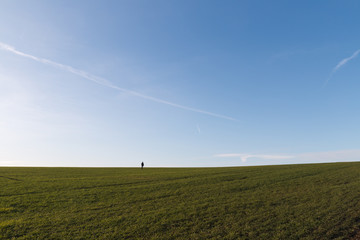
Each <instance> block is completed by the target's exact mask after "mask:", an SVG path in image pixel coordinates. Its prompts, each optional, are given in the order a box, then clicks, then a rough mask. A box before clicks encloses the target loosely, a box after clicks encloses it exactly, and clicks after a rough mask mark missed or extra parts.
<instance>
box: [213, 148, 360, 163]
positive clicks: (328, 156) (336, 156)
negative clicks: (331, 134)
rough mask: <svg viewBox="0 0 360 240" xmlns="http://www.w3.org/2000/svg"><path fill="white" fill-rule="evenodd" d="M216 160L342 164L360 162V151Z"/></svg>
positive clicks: (240, 155)
mask: <svg viewBox="0 0 360 240" xmlns="http://www.w3.org/2000/svg"><path fill="white" fill-rule="evenodd" d="M214 157H216V158H238V159H240V160H241V161H242V162H247V161H248V160H249V159H250V158H254V159H262V160H284V159H289V160H290V159H291V161H292V162H296V163H304V162H308V163H310V162H341V161H358V160H360V150H358V149H355V150H339V151H328V152H309V153H300V154H294V155H287V154H246V153H224V154H217V155H214Z"/></svg>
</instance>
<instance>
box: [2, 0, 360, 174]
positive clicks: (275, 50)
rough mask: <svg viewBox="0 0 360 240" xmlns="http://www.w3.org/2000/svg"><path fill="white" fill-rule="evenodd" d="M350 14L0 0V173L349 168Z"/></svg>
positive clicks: (293, 7) (358, 63)
mask: <svg viewBox="0 0 360 240" xmlns="http://www.w3.org/2000/svg"><path fill="white" fill-rule="evenodd" d="M359 10H360V2H359V1H351V0H349V1H338V0H337V1H332V0H329V1H265V0H264V1H260V0H259V1H211V0H196V1H193V0H191V1H190V0H182V1H175V0H170V1H169V0H161V1H160V0H154V1H145V0H126V1H117V0H116V1H115V0H114V1H109V0H105V1H94V0H86V1H81V0H79V1H70V0H62V1H59V0H55V1H45V0H33V1H25V0H2V1H1V2H0V166H54V167H55V166H64V167H139V166H140V163H141V162H142V161H144V163H145V167H222V166H253V165H274V164H298V163H322V162H343V161H359V160H360V146H359V142H360V141H359V140H360V126H359V122H360V111H359V109H360V94H359V89H360V81H359V76H360V56H358V55H360V32H359V28H358V26H359V24H360V15H359V14H358V13H359Z"/></svg>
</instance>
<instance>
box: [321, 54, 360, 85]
mask: <svg viewBox="0 0 360 240" xmlns="http://www.w3.org/2000/svg"><path fill="white" fill-rule="evenodd" d="M359 53H360V49H358V50H357V51H355V52H354V53H353V54H352V55H351V56H350V57H347V58H344V59H343V60H341V61H340V62H339V63H338V64H337V65H336V66H335V67H334V68H333V70H332V71H331V73H330V76H329V77H328V79H326V81H325V83H324V85H323V87H325V86H326V85H327V84H328V82H329V80H330V79H331V78H332V76H333V75H334V74H335V72H337V70H339V69H340V68H341V67H342V66H344V65H345V64H346V63H347V62H349V61H350V60H353V59H354V58H356V57H357V56H358V55H359Z"/></svg>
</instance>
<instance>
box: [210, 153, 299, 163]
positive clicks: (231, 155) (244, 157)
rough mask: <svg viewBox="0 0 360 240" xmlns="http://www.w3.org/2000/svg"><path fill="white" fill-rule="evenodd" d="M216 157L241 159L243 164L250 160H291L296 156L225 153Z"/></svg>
mask: <svg viewBox="0 0 360 240" xmlns="http://www.w3.org/2000/svg"><path fill="white" fill-rule="evenodd" d="M215 157H219V158H240V159H241V161H242V162H246V161H247V160H248V159H249V158H258V159H291V158H294V156H290V155H268V154H266V155H265V154H246V153H224V154H217V155H215Z"/></svg>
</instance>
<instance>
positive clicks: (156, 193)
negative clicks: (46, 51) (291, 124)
mask: <svg viewBox="0 0 360 240" xmlns="http://www.w3.org/2000/svg"><path fill="white" fill-rule="evenodd" d="M0 189H1V190H0V238H1V239H349V238H352V237H354V235H355V234H357V233H358V232H360V230H359V229H360V163H333V164H309V165H287V166H265V167H263V166H262V167H233V168H145V169H143V170H141V169H135V168H5V167H3V168H0Z"/></svg>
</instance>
